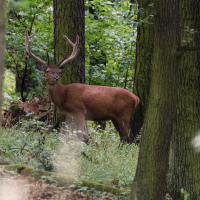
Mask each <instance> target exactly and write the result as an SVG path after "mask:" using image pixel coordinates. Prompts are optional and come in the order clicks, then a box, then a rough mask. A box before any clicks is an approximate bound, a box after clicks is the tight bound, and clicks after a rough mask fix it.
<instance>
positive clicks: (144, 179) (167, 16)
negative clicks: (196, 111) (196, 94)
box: [131, 0, 180, 200]
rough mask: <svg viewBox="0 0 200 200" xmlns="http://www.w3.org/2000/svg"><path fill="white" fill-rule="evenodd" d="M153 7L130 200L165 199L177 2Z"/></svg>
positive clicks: (161, 1) (162, 1)
mask: <svg viewBox="0 0 200 200" xmlns="http://www.w3.org/2000/svg"><path fill="white" fill-rule="evenodd" d="M169 5H170V6H169ZM154 9H155V21H154V51H153V52H154V54H153V66H152V70H151V83H150V91H149V92H150V93H149V100H148V101H149V102H148V108H147V112H146V116H145V120H144V130H143V133H142V139H141V147H140V153H139V159H138V166H137V171H136V175H135V179H134V182H133V188H132V192H131V199H138V200H146V199H148V200H155V199H156V200H157V199H159V200H161V199H164V196H165V193H166V173H167V171H168V161H169V160H168V158H169V146H170V138H171V134H172V130H173V117H174V110H175V102H176V98H177V97H176V94H177V84H176V75H177V73H176V71H177V58H176V49H177V42H178V37H177V36H179V24H180V22H179V1H178V0H169V1H165V0H154Z"/></svg>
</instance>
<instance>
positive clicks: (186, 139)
mask: <svg viewBox="0 0 200 200" xmlns="http://www.w3.org/2000/svg"><path fill="white" fill-rule="evenodd" d="M180 8H181V10H180V12H181V25H182V28H183V29H185V27H186V26H187V27H188V28H189V29H190V30H191V29H194V30H197V31H198V33H197V34H196V35H195V37H194V38H193V36H194V35H190V36H189V37H190V39H191V42H189V41H188V43H182V44H181V45H182V46H183V45H187V48H188V47H191V46H199V45H200V1H199V0H192V1H189V0H183V1H181V4H180ZM187 34H188V32H185V31H184V32H182V36H181V41H183V40H185V41H187V40H188V39H189V37H188V36H187ZM179 54H180V55H179V56H181V59H180V61H179V63H178V66H179V67H178V86H179V87H178V99H177V104H176V116H175V118H174V129H173V135H172V141H171V146H170V147H171V148H170V163H169V172H168V179H167V180H168V181H167V183H168V192H169V194H170V195H171V196H172V198H173V200H176V199H178V198H181V197H183V194H181V188H182V189H184V191H185V192H187V193H189V194H190V196H189V198H188V199H187V200H189V199H200V192H199V191H200V185H199V179H200V155H199V154H198V153H195V152H194V150H193V148H192V145H191V140H192V138H193V137H194V136H195V135H196V134H197V132H198V131H199V130H200V118H199V116H200V51H184V50H183V51H180V52H179Z"/></svg>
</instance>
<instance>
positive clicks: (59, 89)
mask: <svg viewBox="0 0 200 200" xmlns="http://www.w3.org/2000/svg"><path fill="white" fill-rule="evenodd" d="M65 87H66V86H65V85H62V84H60V83H56V84H54V85H50V84H47V93H48V96H49V99H50V100H51V101H52V102H53V103H54V104H56V105H57V106H58V107H59V105H60V104H61V103H62V102H61V97H62V98H63V97H64V96H66V95H67V94H66V92H65ZM59 97H60V98H59Z"/></svg>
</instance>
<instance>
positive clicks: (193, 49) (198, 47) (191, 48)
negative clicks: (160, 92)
mask: <svg viewBox="0 0 200 200" xmlns="http://www.w3.org/2000/svg"><path fill="white" fill-rule="evenodd" d="M198 50H200V46H194V47H178V48H177V51H198Z"/></svg>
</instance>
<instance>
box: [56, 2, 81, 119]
mask: <svg viewBox="0 0 200 200" xmlns="http://www.w3.org/2000/svg"><path fill="white" fill-rule="evenodd" d="M64 35H66V36H67V37H68V38H69V39H70V40H71V41H72V42H73V43H74V42H75V41H76V35H79V38H80V39H79V48H80V51H79V54H78V56H77V57H76V59H75V60H73V61H72V62H71V63H69V64H68V67H67V69H66V70H64V72H62V74H60V82H61V83H62V84H64V85H68V84H71V83H85V7H84V0H64V1H63V0H54V63H55V64H56V63H58V62H59V61H60V60H61V59H62V58H63V57H64V55H65V52H66V51H67V52H68V56H69V55H70V54H71V52H72V47H71V45H70V44H69V43H68V42H67V41H66V40H65V39H64V38H63V36H64ZM54 115H55V121H56V122H62V121H63V120H64V119H63V117H62V116H61V114H60V111H59V110H58V108H56V109H55V112H54Z"/></svg>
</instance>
